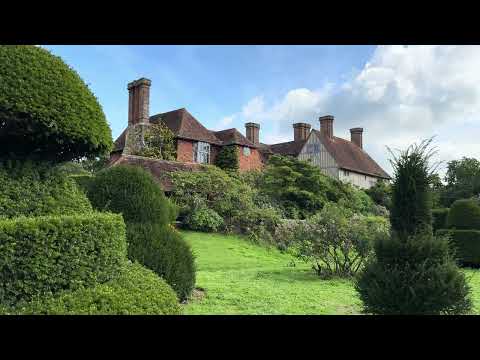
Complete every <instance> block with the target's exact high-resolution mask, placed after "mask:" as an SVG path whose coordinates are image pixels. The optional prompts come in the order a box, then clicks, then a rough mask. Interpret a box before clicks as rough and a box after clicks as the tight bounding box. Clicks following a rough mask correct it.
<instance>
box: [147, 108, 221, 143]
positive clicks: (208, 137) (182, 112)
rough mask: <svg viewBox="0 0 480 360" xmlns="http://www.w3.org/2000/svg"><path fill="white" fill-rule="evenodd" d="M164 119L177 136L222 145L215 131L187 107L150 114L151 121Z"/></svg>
mask: <svg viewBox="0 0 480 360" xmlns="http://www.w3.org/2000/svg"><path fill="white" fill-rule="evenodd" d="M159 121H163V122H164V123H165V125H167V126H168V128H169V129H170V130H172V132H173V133H174V135H175V136H176V137H179V138H183V139H188V140H196V141H203V142H207V143H210V144H216V145H221V144H222V142H221V141H220V140H219V139H218V138H217V137H216V136H215V134H214V133H213V131H210V130H208V129H207V128H205V127H204V126H203V125H202V124H201V123H200V122H199V121H198V120H197V119H195V117H193V115H192V114H190V113H189V112H188V111H187V110H186V109H185V108H181V109H177V110H173V111H168V112H165V113H161V114H157V115H153V116H150V122H152V123H157V122H159Z"/></svg>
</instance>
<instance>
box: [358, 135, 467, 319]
mask: <svg viewBox="0 0 480 360" xmlns="http://www.w3.org/2000/svg"><path fill="white" fill-rule="evenodd" d="M430 143H431V140H427V141H423V142H422V143H420V144H419V145H413V146H411V147H409V148H408V149H407V150H406V151H402V152H400V155H399V156H398V157H396V156H395V155H394V156H393V161H392V165H393V167H394V171H395V175H394V181H393V185H392V209H391V218H390V221H391V226H392V233H391V236H390V237H385V238H383V239H382V238H380V239H379V240H377V242H376V243H375V246H374V249H375V257H374V258H373V259H372V260H370V261H369V262H367V264H366V266H365V270H364V271H363V272H362V274H361V275H360V276H359V278H358V280H357V282H356V284H355V288H356V290H357V291H358V293H359V295H360V298H361V300H362V302H363V306H364V311H365V312H369V313H374V314H460V313H465V312H468V311H469V310H470V308H471V305H472V304H471V299H470V297H469V292H470V288H469V286H468V285H467V282H466V279H465V274H464V273H463V272H462V271H461V270H460V269H459V268H458V267H457V265H456V263H455V258H454V254H453V253H452V251H451V249H450V247H449V241H448V238H446V237H444V236H443V237H442V236H438V237H434V236H433V233H432V226H431V219H432V214H431V194H430V192H431V181H432V176H431V175H432V170H433V169H432V166H431V165H430V164H429V160H430V158H431V156H432V155H433V154H434V153H435V152H434V150H431V149H429V147H430ZM392 155H393V154H392Z"/></svg>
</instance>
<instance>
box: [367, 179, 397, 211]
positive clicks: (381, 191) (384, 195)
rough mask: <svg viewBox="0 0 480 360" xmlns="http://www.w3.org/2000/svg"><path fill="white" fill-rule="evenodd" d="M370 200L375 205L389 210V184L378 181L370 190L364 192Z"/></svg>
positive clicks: (390, 192)
mask: <svg viewBox="0 0 480 360" xmlns="http://www.w3.org/2000/svg"><path fill="white" fill-rule="evenodd" d="M365 192H366V193H367V194H368V195H369V196H370V198H371V199H372V200H373V201H374V202H375V204H377V205H381V206H384V207H386V208H387V209H390V206H391V203H392V188H391V186H390V184H389V183H387V182H386V181H383V180H379V181H377V182H376V183H375V185H374V186H372V187H371V188H370V189H367V190H365Z"/></svg>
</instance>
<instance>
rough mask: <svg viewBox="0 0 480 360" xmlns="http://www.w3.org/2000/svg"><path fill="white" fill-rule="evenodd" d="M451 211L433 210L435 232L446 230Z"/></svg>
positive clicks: (446, 209)
mask: <svg viewBox="0 0 480 360" xmlns="http://www.w3.org/2000/svg"><path fill="white" fill-rule="evenodd" d="M449 211H450V209H448V208H445V209H433V210H432V217H433V224H432V227H433V231H437V230H439V229H445V228H446V227H447V217H448V213H449Z"/></svg>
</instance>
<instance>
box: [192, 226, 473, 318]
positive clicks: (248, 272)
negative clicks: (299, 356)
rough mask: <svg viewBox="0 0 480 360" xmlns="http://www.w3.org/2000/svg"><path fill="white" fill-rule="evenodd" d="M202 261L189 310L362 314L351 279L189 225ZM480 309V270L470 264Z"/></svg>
mask: <svg viewBox="0 0 480 360" xmlns="http://www.w3.org/2000/svg"><path fill="white" fill-rule="evenodd" d="M183 234H184V236H185V238H186V240H187V241H188V242H189V243H190V244H191V245H192V247H193V250H194V253H195V256H196V262H197V285H196V286H197V287H200V288H203V289H204V290H205V294H204V297H203V298H194V299H191V300H190V301H189V303H188V304H186V305H184V313H185V314H232V315H233V314H305V315H312V314H339V315H340V314H344V315H347V314H359V313H360V311H361V303H360V300H359V299H358V297H357V294H356V292H355V290H354V288H353V284H352V282H351V281H349V280H344V279H333V280H320V279H319V278H318V277H317V276H316V275H315V274H314V273H313V271H311V269H310V268H309V266H308V265H307V264H304V263H302V262H299V261H298V260H295V261H294V259H293V258H292V257H291V256H290V255H288V254H282V253H280V252H279V251H277V250H275V249H266V248H263V247H260V246H256V245H253V244H250V243H248V242H246V241H245V240H243V239H241V238H239V237H237V236H233V235H232V236H225V235H221V234H204V233H196V232H190V231H183ZM466 271H467V273H468V277H469V281H470V284H471V286H472V289H473V294H472V299H473V302H474V307H475V308H474V312H475V313H480V271H479V270H466Z"/></svg>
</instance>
